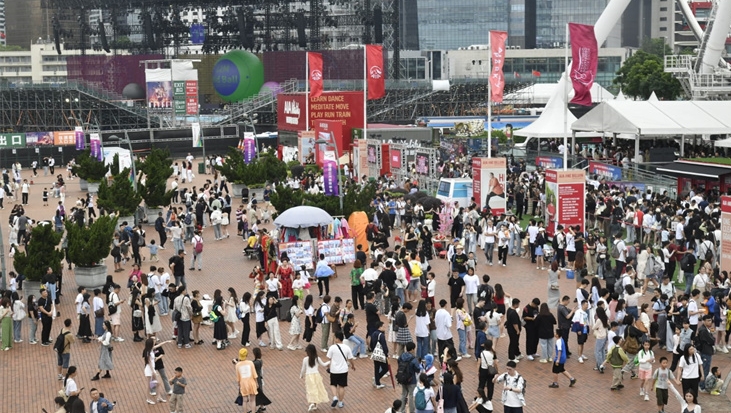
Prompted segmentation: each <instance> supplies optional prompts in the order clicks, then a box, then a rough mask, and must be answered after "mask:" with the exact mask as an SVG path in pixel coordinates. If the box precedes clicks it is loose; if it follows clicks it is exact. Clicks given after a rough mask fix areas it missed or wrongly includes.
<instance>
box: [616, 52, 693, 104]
mask: <svg viewBox="0 0 731 413" xmlns="http://www.w3.org/2000/svg"><path fill="white" fill-rule="evenodd" d="M671 53H672V51H671V50H669V48H668V47H667V46H666V45H665V42H664V40H663V39H652V40H649V41H646V42H645V43H644V44H643V47H642V49H641V50H638V51H636V52H635V53H634V54H633V55H632V56H631V57H630V58H629V59H627V60H625V62H624V64H623V65H622V67H621V68H620V69H619V71H618V72H617V77H616V78H615V79H614V84H615V85H618V86H619V87H620V88H622V92H624V94H625V95H628V96H631V97H633V98H638V99H643V100H647V99H648V98H649V97H650V95H652V92H655V95H657V98H658V99H660V100H675V99H677V98H678V97H679V96H680V95H681V94H682V93H683V89H682V87H681V85H680V82H678V80H677V79H675V78H674V77H673V75H672V74H670V73H665V71H664V62H663V56H664V55H665V54H671Z"/></svg>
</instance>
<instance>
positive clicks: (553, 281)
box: [547, 261, 561, 338]
mask: <svg viewBox="0 0 731 413" xmlns="http://www.w3.org/2000/svg"><path fill="white" fill-rule="evenodd" d="M560 278H561V270H560V269H559V268H558V261H552V262H551V268H549V269H548V299H547V303H548V307H549V308H558V304H559V302H560V301H561V291H560V289H559V285H558V280H559V279H560ZM551 338H553V332H551Z"/></svg>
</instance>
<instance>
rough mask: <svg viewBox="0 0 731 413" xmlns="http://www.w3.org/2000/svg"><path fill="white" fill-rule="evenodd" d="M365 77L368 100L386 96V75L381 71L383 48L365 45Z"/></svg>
mask: <svg viewBox="0 0 731 413" xmlns="http://www.w3.org/2000/svg"><path fill="white" fill-rule="evenodd" d="M365 64H366V76H367V79H368V100H373V99H380V98H382V97H384V96H386V74H385V71H384V70H383V46H379V45H375V44H368V45H366V62H365Z"/></svg>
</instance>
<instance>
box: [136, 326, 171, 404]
mask: <svg viewBox="0 0 731 413" xmlns="http://www.w3.org/2000/svg"><path fill="white" fill-rule="evenodd" d="M172 341H173V340H167V341H163V342H160V343H157V344H155V339H154V338H148V339H147V340H145V348H144V350H142V360H143V361H144V362H145V379H146V385H147V389H148V391H149V393H150V396H156V395H157V385H158V383H159V382H158V377H157V371H156V370H155V361H157V358H159V357H162V356H159V357H157V358H156V357H155V351H154V350H155V349H156V348H159V347H162V346H163V344H167V343H170V342H172ZM157 401H159V402H163V403H165V402H166V401H167V400H165V399H164V398H163V397H162V396H158V397H157ZM147 404H155V401H154V400H152V398H151V397H149V396H148V397H147Z"/></svg>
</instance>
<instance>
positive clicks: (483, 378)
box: [477, 303, 545, 410]
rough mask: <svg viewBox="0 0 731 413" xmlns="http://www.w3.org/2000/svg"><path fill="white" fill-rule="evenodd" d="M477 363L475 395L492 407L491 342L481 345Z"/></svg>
mask: <svg viewBox="0 0 731 413" xmlns="http://www.w3.org/2000/svg"><path fill="white" fill-rule="evenodd" d="M544 304H545V303H544ZM541 307H543V305H541ZM479 362H480V369H479V373H478V377H479V383H478V385H477V393H479V395H480V397H481V398H482V400H483V401H484V402H485V403H487V404H488V406H492V396H493V394H494V393H495V383H493V382H492V379H493V377H495V375H497V373H498V359H497V353H496V352H495V350H494V349H493V347H492V340H489V339H488V340H486V341H485V342H484V343H482V351H481V352H480V360H479ZM490 367H493V369H494V370H493V372H492V373H491V372H490V370H491V369H490ZM485 387H487V393H485ZM488 410H492V408H491V407H488Z"/></svg>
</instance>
